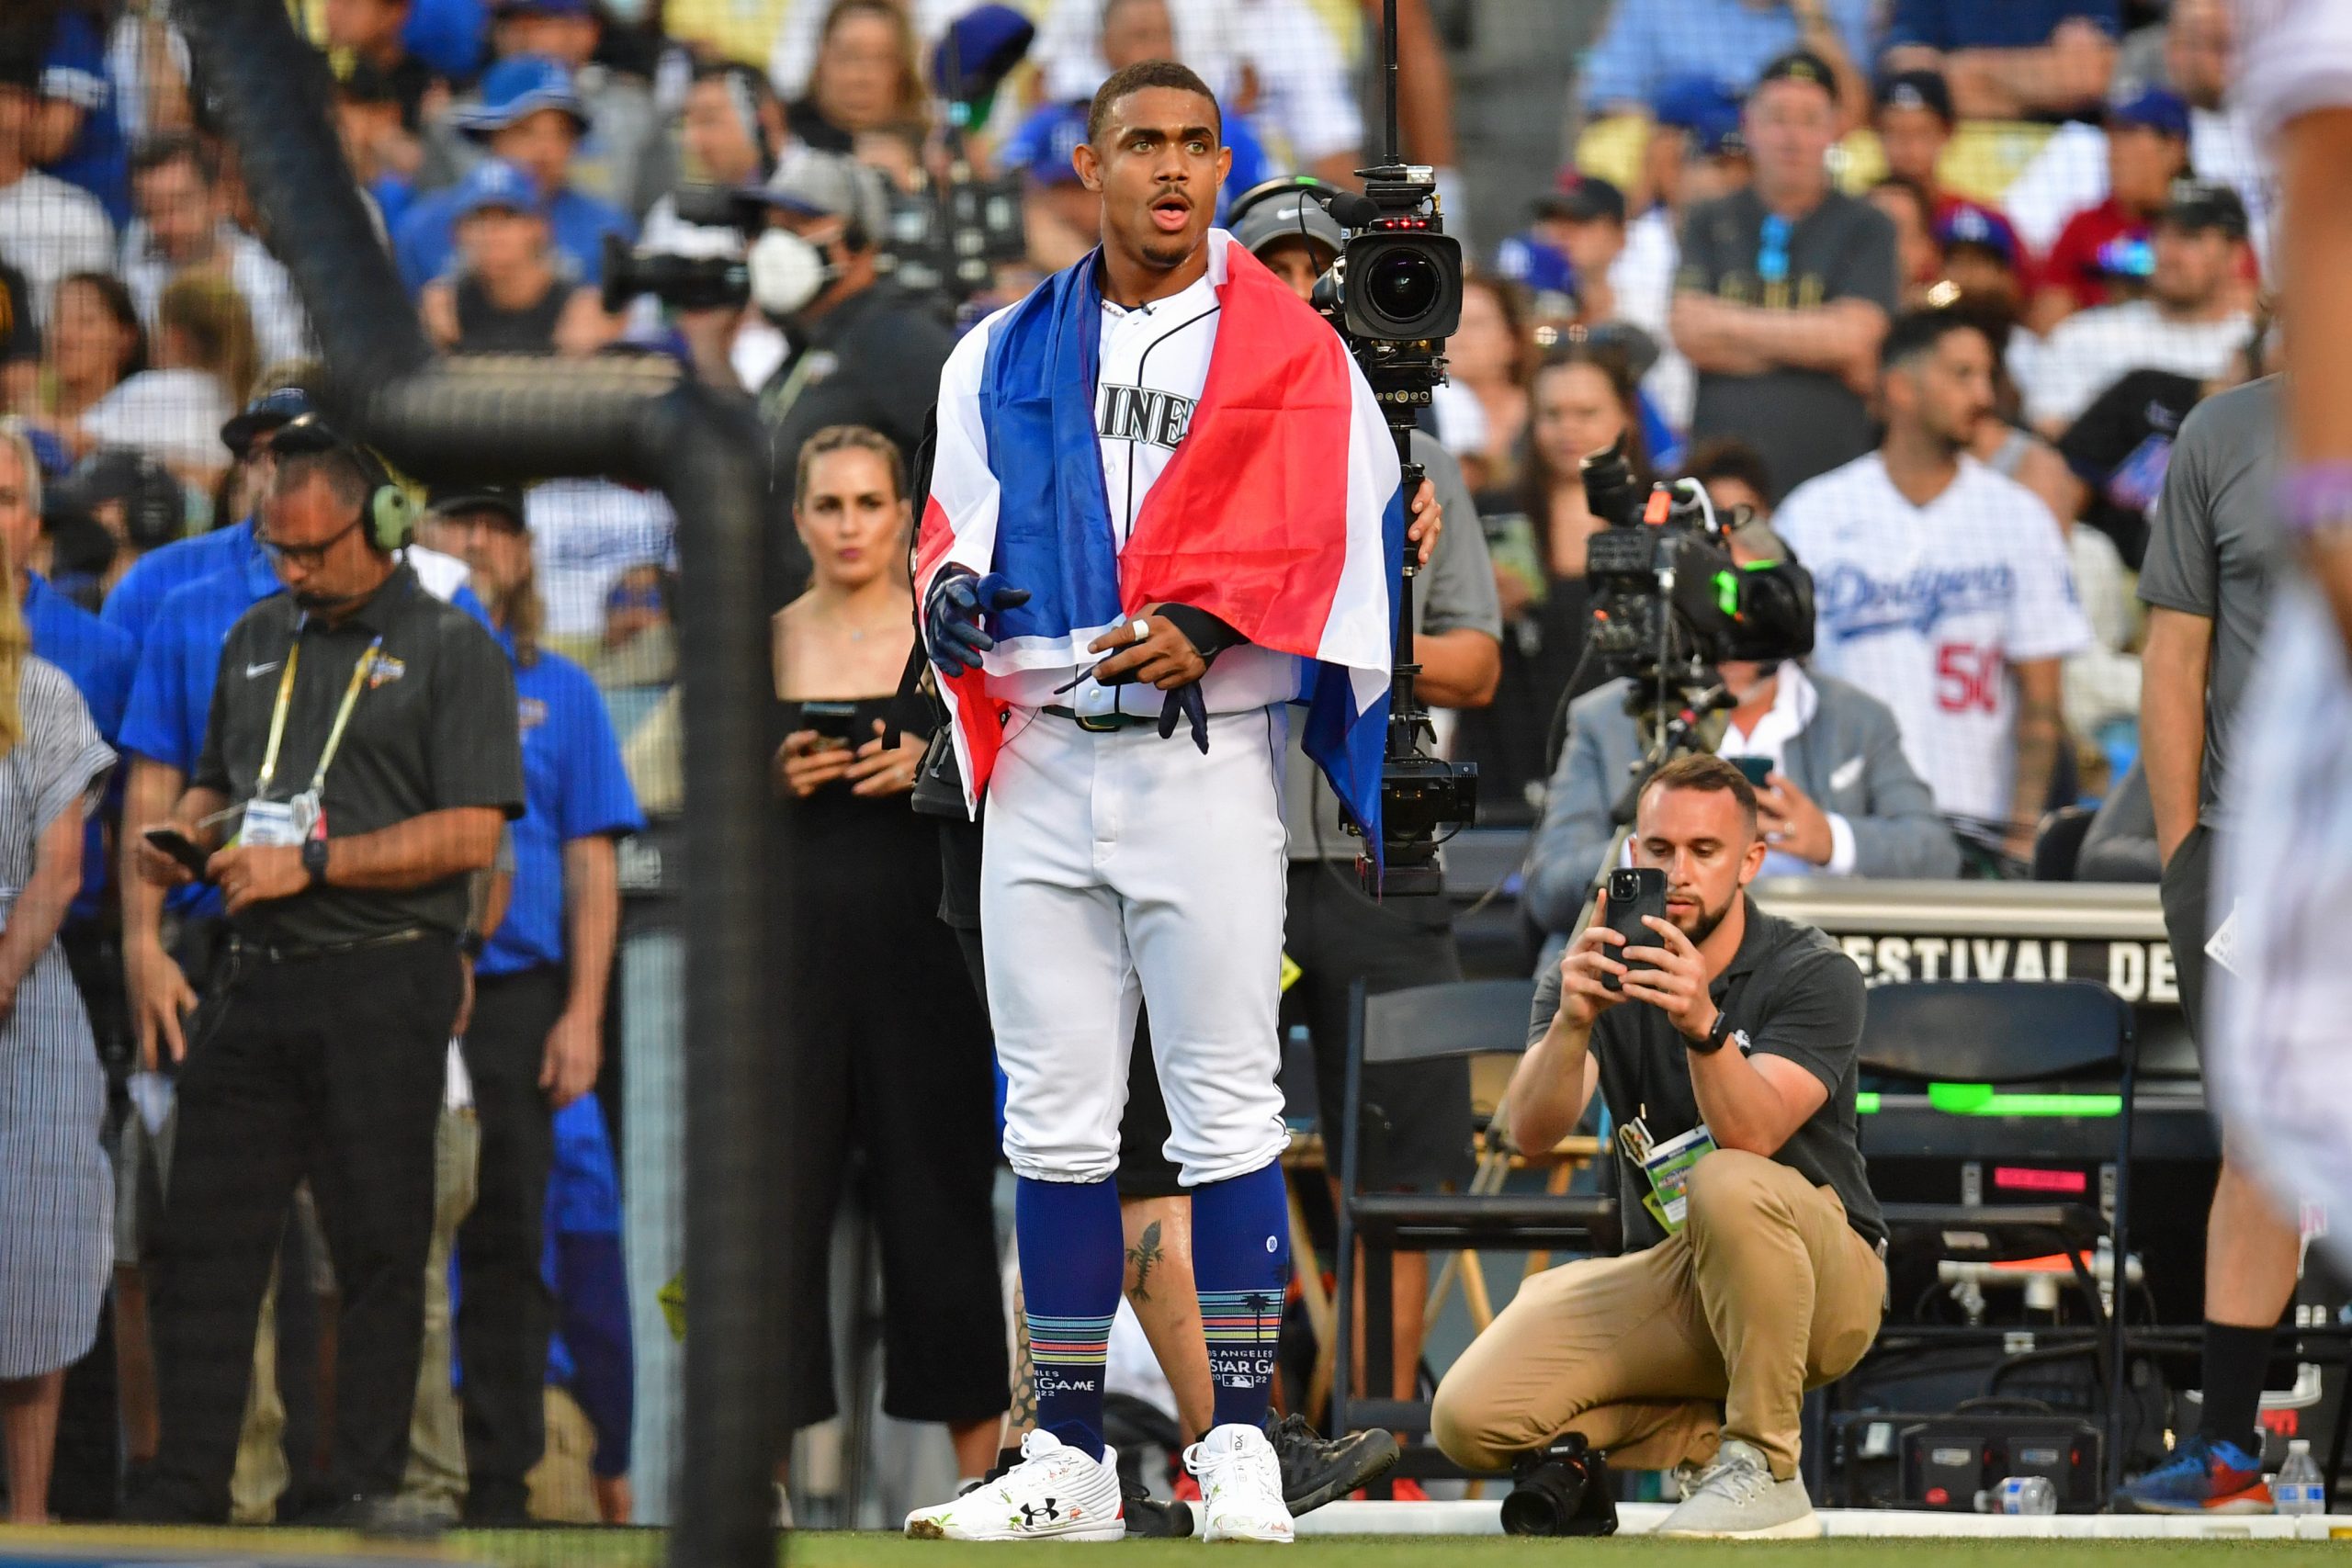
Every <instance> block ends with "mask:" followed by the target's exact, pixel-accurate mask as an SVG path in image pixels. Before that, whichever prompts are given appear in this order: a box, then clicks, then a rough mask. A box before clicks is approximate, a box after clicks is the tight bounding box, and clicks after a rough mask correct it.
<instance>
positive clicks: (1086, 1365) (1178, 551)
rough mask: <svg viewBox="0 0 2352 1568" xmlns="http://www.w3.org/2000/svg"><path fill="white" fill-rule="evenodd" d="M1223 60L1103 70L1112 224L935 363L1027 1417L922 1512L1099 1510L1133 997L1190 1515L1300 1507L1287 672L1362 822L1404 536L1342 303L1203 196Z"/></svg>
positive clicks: (1098, 1517) (1210, 193) (931, 573)
mask: <svg viewBox="0 0 2352 1568" xmlns="http://www.w3.org/2000/svg"><path fill="white" fill-rule="evenodd" d="M1228 158H1229V154H1228V153H1227V151H1226V150H1225V148H1224V146H1223V144H1222V136H1221V128H1220V119H1219V111H1218V107H1217V105H1216V99H1215V97H1214V96H1212V95H1211V94H1210V93H1209V91H1208V89H1207V88H1206V86H1204V85H1203V84H1202V83H1201V81H1200V79H1199V78H1198V77H1197V76H1195V75H1193V73H1191V72H1190V71H1187V70H1185V69H1184V68H1183V67H1182V66H1180V65H1175V64H1172V63H1170V62H1164V61H1155V62H1145V63H1142V64H1139V65H1136V66H1132V67H1130V68H1128V69H1126V70H1124V71H1122V72H1120V73H1117V74H1115V75H1114V76H1113V77H1112V78H1111V79H1110V80H1109V81H1107V82H1105V83H1104V84H1103V87H1102V89H1101V90H1100V91H1099V92H1098V93H1097V95H1096V96H1095V98H1094V101H1093V104H1092V106H1091V111H1090V114H1089V118H1088V136H1087V141H1086V143H1085V144H1084V145H1083V146H1081V147H1080V148H1079V149H1078V150H1077V152H1076V153H1075V154H1074V157H1073V163H1074V165H1075V167H1076V168H1077V170H1078V173H1079V175H1080V178H1081V180H1082V181H1083V182H1084V183H1085V185H1086V186H1087V188H1088V189H1090V190H1093V191H1096V192H1099V193H1100V194H1101V197H1102V202H1103V247H1102V249H1101V250H1100V251H1099V252H1098V253H1096V254H1093V255H1091V256H1089V257H1088V258H1087V259H1086V260H1084V261H1082V262H1080V264H1078V265H1076V266H1074V267H1072V268H1070V269H1069V270H1068V271H1066V272H1064V273H1061V274H1057V276H1055V277H1053V278H1051V279H1049V280H1048V281H1047V282H1046V284H1045V285H1044V286H1042V287H1041V288H1039V289H1038V290H1037V291H1036V292H1035V293H1034V294H1032V295H1031V296H1030V297H1029V298H1028V299H1024V300H1023V301H1022V302H1021V303H1020V304H1018V305H1015V306H1013V307H1012V308H1010V309H1008V310H1002V311H1000V312H998V313H997V314H996V315H994V316H992V317H990V318H989V320H988V321H984V322H982V323H981V325H980V326H979V327H978V328H977V329H976V330H975V331H974V332H972V333H970V334H969V335H968V336H967V338H966V339H965V340H964V342H963V343H962V344H960V345H958V347H957V349H956V354H955V355H954V357H953V358H951V359H950V361H949V362H948V365H947V368H946V370H945V372H944V375H943V377H942V379H941V387H940V399H939V410H938V428H939V434H938V444H937V449H936V452H937V456H936V463H935V467H934V469H933V480H932V493H931V498H930V502H929V504H928V506H927V507H926V509H925V515H924V519H923V525H922V536H921V539H920V541H919V544H918V549H917V584H916V586H917V591H918V592H920V593H921V594H922V602H923V604H924V640H925V644H926V647H927V649H928V650H929V652H930V654H931V657H932V660H933V663H934V664H935V665H936V666H937V667H938V669H939V671H940V672H941V674H942V676H943V677H944V679H943V681H942V686H943V690H944V693H945V694H946V696H947V698H948V702H949V705H950V707H951V709H952V710H953V711H954V713H955V716H956V726H955V736H956V750H957V756H958V761H959V762H960V763H961V766H962V772H963V776H964V779H965V780H966V787H967V795H970V797H971V802H972V804H973V805H974V806H975V807H977V804H978V799H979V797H980V795H981V794H982V792H985V793H986V795H987V798H988V813H987V819H986V834H985V840H984V845H983V853H982V869H981V895H980V897H981V913H982V926H983V931H984V943H985V959H986V968H987V980H988V990H989V1002H990V1009H991V1012H992V1015H993V1021H994V1023H995V1029H996V1037H997V1052H998V1057H999V1060H1000V1062H1001V1065H1002V1066H1003V1068H1004V1072H1005V1076H1006V1080H1007V1086H1008V1087H1007V1099H1006V1111H1005V1136H1004V1148H1005V1155H1006V1157H1007V1158H1008V1159H1009V1160H1010V1161H1011V1163H1012V1168H1013V1170H1014V1172H1015V1174H1016V1175H1017V1176H1018V1178H1019V1179H1020V1180H1019V1194H1018V1199H1017V1202H1016V1210H1015V1213H1016V1223H1017V1231H1018V1236H1019V1242H1020V1248H1021V1267H1022V1277H1023V1290H1024V1295H1025V1301H1024V1305H1025V1309H1026V1313H1027V1317H1028V1326H1029V1335H1030V1346H1031V1353H1032V1358H1033V1359H1034V1361H1035V1367H1036V1391H1037V1410H1038V1422H1039V1429H1038V1430H1037V1431H1036V1432H1035V1433H1032V1434H1031V1435H1030V1436H1029V1437H1028V1438H1026V1439H1025V1440H1024V1441H1023V1450H1022V1454H1023V1460H1022V1462H1021V1463H1019V1464H1017V1465H1015V1466H1013V1467H1012V1469H1011V1470H1009V1471H1008V1472H1005V1473H1004V1474H1003V1475H1002V1476H1001V1477H999V1478H998V1479H996V1480H994V1481H991V1482H989V1483H985V1484H983V1485H982V1486H980V1487H978V1488H976V1489H975V1490H973V1491H971V1492H968V1493H967V1494H966V1495H964V1496H962V1497H960V1498H958V1499H957V1500H956V1501H955V1502H953V1503H949V1504H944V1505H942V1506H938V1507H934V1508H926V1509H921V1510H918V1511H916V1512H915V1513H913V1514H911V1515H910V1516H909V1517H908V1520H907V1531H908V1533H909V1534H910V1535H913V1536H919V1537H930V1538H945V1539H956V1540H1025V1539H1050V1538H1061V1539H1079V1540H1112V1539H1116V1538H1117V1537H1118V1536H1119V1535H1121V1534H1122V1533H1124V1532H1123V1526H1122V1523H1121V1520H1120V1516H1119V1510H1120V1497H1119V1483H1118V1477H1117V1474H1116V1471H1115V1455H1114V1454H1113V1453H1111V1452H1110V1450H1107V1449H1106V1448H1105V1447H1104V1445H1103V1437H1102V1427H1103V1416H1102V1411H1103V1357H1104V1345H1105V1342H1106V1340H1107V1337H1108V1335H1109V1332H1110V1324H1111V1318H1112V1315H1113V1314H1114V1311H1115V1309H1116V1306H1117V1303H1118V1297H1119V1290H1120V1282H1121V1274H1122V1267H1123V1261H1124V1259H1123V1248H1122V1235H1121V1231H1120V1220H1119V1205H1118V1197H1117V1193H1116V1190H1115V1189H1114V1184H1113V1180H1112V1178H1113V1174H1114V1170H1115V1168H1116V1167H1117V1163H1118V1152H1119V1143H1118V1128H1119V1121H1120V1115H1121V1111H1122V1110H1123V1108H1124V1101H1125V1086H1126V1081H1127V1071H1126V1069H1127V1063H1126V1055H1127V1051H1128V1044H1129V1042H1130V1040H1131V1039H1132V1036H1133V1031H1134V1023H1135V1017H1136V1009H1137V1006H1138V1004H1139V1002H1142V1001H1144V1000H1146V999H1148V1003H1149V1007H1150V1012H1151V1020H1152V1031H1151V1032H1152V1043H1153V1049H1154V1052H1155V1055H1156V1058H1157V1061H1158V1063H1159V1068H1160V1081H1161V1085H1162V1088H1163V1090H1164V1092H1165V1095H1166V1098H1167V1100H1168V1108H1169V1112H1170V1126H1171V1132H1170V1136H1169V1139H1168V1142H1167V1144H1166V1145H1165V1147H1166V1152H1167V1154H1168V1156H1169V1157H1170V1159H1171V1160H1172V1161H1174V1162H1175V1163H1176V1164H1177V1165H1178V1167H1179V1168H1180V1172H1181V1177H1180V1179H1181V1180H1182V1183H1183V1184H1184V1186H1185V1187H1186V1189H1187V1190H1188V1191H1189V1193H1190V1195H1191V1200H1192V1211H1193V1252H1194V1271H1195V1277H1196V1279H1197V1280H1198V1284H1199V1289H1200V1298H1201V1311H1202V1320H1203V1324H1204V1330H1205V1337H1206V1341H1207V1348H1208V1355H1209V1365H1210V1372H1211V1378H1212V1382H1213V1384H1214V1402H1215V1409H1214V1413H1213V1425H1212V1427H1211V1428H1210V1430H1209V1431H1208V1433H1207V1435H1206V1436H1205V1437H1204V1438H1203V1439H1202V1440H1201V1441H1200V1442H1199V1443H1197V1444H1195V1445H1193V1448H1192V1449H1191V1450H1188V1451H1187V1455H1186V1461H1187V1463H1188V1465H1189V1466H1190V1467H1191V1468H1192V1470H1193V1473H1194V1474H1195V1475H1197V1476H1198V1477H1199V1479H1200V1483H1201V1491H1202V1510H1201V1511H1202V1534H1203V1535H1204V1538H1205V1539H1208V1540H1220V1539H1227V1540H1265V1541H1287V1540H1290V1539H1291V1535H1292V1527H1291V1519H1290V1515H1289V1513H1288V1512H1287V1510H1286V1509H1285V1507H1284V1506H1283V1493H1282V1481H1281V1472H1280V1468H1279V1465H1278V1462H1277V1461H1276V1458H1275V1454H1274V1451H1273V1450H1272V1446H1271V1445H1270V1444H1269V1443H1268V1441H1267V1439H1266V1437H1265V1435H1264V1432H1263V1431H1262V1429H1261V1423H1262V1421H1263V1418H1264V1416H1265V1412H1266V1406H1267V1393H1268V1382H1269V1380H1270V1377H1271V1374H1272V1362H1273V1356H1274V1349H1275V1340H1276V1335H1277V1331H1278V1328H1279V1325H1280V1319H1281V1312H1282V1303H1283V1288H1284V1286H1285V1284H1286V1282H1287V1273H1288V1257H1287V1224H1286V1212H1285V1203H1284V1195H1283V1179H1282V1173H1281V1170H1280V1168H1279V1166H1278V1165H1277V1163H1276V1158H1277V1156H1279V1155H1280V1153H1281V1151H1282V1148H1283V1143H1284V1132H1283V1123H1282V1096H1281V1093H1280V1091H1279V1089H1277V1088H1276V1086H1275V1073H1276V1069H1277V1066H1278V1061H1279V1057H1278V1045H1277V1035H1276V1023H1275V1012H1276V1007H1277V1003H1278V999H1279V974H1278V970H1279V965H1280V955H1281V948H1282V929H1283V876H1284V846H1283V822H1282V813H1281V787H1280V786H1281V779H1282V767H1283V745H1284V742H1285V739H1286V735H1287V728H1286V727H1287V724H1288V722H1289V714H1288V708H1289V705H1291V704H1293V703H1303V704H1305V705H1306V717H1305V720H1304V722H1305V725H1306V728H1305V730H1304V732H1303V733H1304V737H1305V740H1306V746H1307V749H1308V751H1309V753H1310V755H1312V756H1314V757H1315V758H1316V760H1317V762H1318V763H1319V764H1320V765H1321V766H1322V767H1323V768H1324V770H1325V772H1326V773H1327V775H1328V776H1329V778H1330V780H1331V783H1332V786H1333V788H1334V790H1335V792H1336V793H1337V794H1339V795H1340V797H1341V798H1342V799H1343V800H1345V801H1347V802H1348V803H1349V805H1350V807H1351V809H1352V810H1353V811H1354V812H1355V813H1356V815H1357V818H1358V819H1359V820H1361V821H1363V822H1364V823H1366V824H1367V825H1368V826H1369V827H1370V828H1371V829H1373V830H1374V832H1375V833H1376V831H1377V826H1378V819H1379V798H1378V785H1379V764H1380V757H1381V750H1382V743H1383V731H1384V730H1385V720H1386V693H1387V682H1388V662H1389V639H1390V627H1391V623H1392V620H1393V611H1392V609H1391V605H1390V599H1389V590H1388V581H1389V578H1390V574H1391V571H1392V570H1393V567H1394V563H1395V561H1396V559H1397V556H1398V555H1399V553H1400V552H1401V550H1402V548H1403V543H1404V541H1403V533H1404V529H1403V508H1402V506H1401V505H1400V504H1399V502H1400V496H1399V473H1398V469H1397V460H1396V455H1395V449H1394V446H1393V445H1392V443H1391V440H1390V437H1389V435H1388V433H1387V431H1386V428H1385V424H1384V423H1383V422H1382V419H1381V414H1380V411H1379V408H1378V406H1377V404H1376V403H1375V402H1374V399H1373V396H1372V393H1371V390H1370V389H1369V388H1368V387H1367V386H1366V385H1365V384H1364V381H1363V378H1362V376H1361V375H1360V374H1359V373H1358V372H1357V370H1356V368H1355V367H1354V365H1353V363H1352V362H1351V360H1350V359H1349V358H1348V356H1347V354H1346V351H1345V348H1344V346H1343V344H1341V343H1340V340H1339V338H1338V337H1337V336H1336V335H1335V334H1333V333H1331V331H1330V330H1329V327H1328V326H1326V325H1325V324H1324V323H1323V322H1322V321H1320V320H1319V319H1317V317H1316V316H1315V314H1314V313H1313V312H1312V311H1311V310H1309V309H1308V308H1307V307H1306V306H1305V305H1304V304H1302V303H1301V302H1300V301H1299V300H1298V299H1296V298H1295V296H1293V295H1292V294H1291V292H1290V291H1289V289H1288V288H1285V287H1284V286H1283V284H1282V283H1281V281H1280V280H1279V279H1277V278H1276V277H1275V276H1273V275H1272V273H1270V272H1268V271H1267V270H1266V269H1265V267H1264V266H1263V265H1261V264H1260V263H1258V262H1257V261H1256V260H1255V258H1253V257H1251V256H1250V254H1248V253H1247V252H1246V251H1245V250H1243V249H1242V248H1241V247H1240V246H1238V244H1235V243H1232V242H1231V239H1230V236H1228V235H1227V234H1225V233H1223V232H1222V231H1213V230H1212V229H1211V228H1210V227H1209V220H1210V214H1211V212H1212V211H1213V209H1214V208H1215V206H1216V198H1217V190H1218V187H1219V186H1220V185H1221V184H1222V182H1223V180H1224V178H1225V176H1226V174H1227V164H1228Z"/></svg>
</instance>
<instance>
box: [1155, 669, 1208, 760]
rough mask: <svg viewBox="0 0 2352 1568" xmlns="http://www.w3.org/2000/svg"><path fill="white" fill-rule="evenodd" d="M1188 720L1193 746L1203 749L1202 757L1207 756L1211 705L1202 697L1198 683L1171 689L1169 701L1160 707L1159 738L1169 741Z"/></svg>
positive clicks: (1187, 683)
mask: <svg viewBox="0 0 2352 1568" xmlns="http://www.w3.org/2000/svg"><path fill="white" fill-rule="evenodd" d="M1188 720H1189V721H1190V722H1191V724H1192V727H1193V745H1195V746H1197V747H1199V748H1200V749H1201V755H1202V756H1204V757H1205V756H1207V755H1208V754H1209V705H1208V702H1207V699H1205V698H1204V697H1203V696H1202V695H1201V683H1200V682H1198V681H1189V682H1185V683H1184V684H1183V685H1181V686H1175V687H1171V688H1170V690H1169V693H1168V699H1167V701H1165V702H1163V703H1161V704H1160V705H1159V738H1160V739H1162V740H1165V739H1168V738H1169V737H1170V736H1171V735H1173V734H1175V733H1176V727H1177V725H1179V724H1181V723H1184V722H1186V721H1188Z"/></svg>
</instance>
